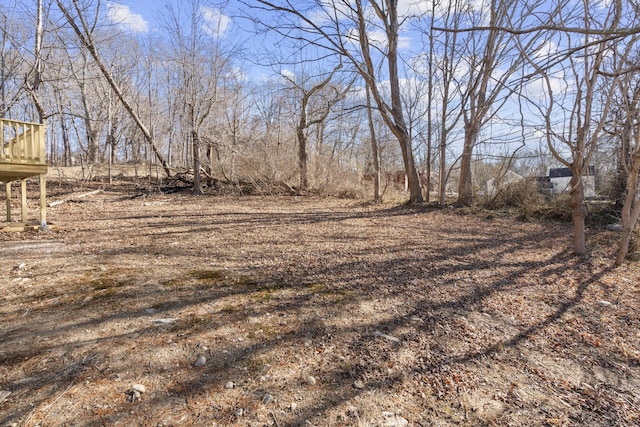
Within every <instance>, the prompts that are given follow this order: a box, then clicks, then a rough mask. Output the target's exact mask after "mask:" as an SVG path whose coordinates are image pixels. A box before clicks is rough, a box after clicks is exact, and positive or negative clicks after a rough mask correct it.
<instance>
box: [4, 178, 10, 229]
mask: <svg viewBox="0 0 640 427" xmlns="http://www.w3.org/2000/svg"><path fill="white" fill-rule="evenodd" d="M4 185H5V193H6V196H7V222H11V181H7V182H5V183H4Z"/></svg>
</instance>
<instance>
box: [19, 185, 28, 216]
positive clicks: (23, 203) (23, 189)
mask: <svg viewBox="0 0 640 427" xmlns="http://www.w3.org/2000/svg"><path fill="white" fill-rule="evenodd" d="M20 190H21V193H22V194H21V198H20V208H21V211H22V215H21V216H22V223H23V224H26V223H27V222H28V219H27V179H26V178H22V179H21V180H20Z"/></svg>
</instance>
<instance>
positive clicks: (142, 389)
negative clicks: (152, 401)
mask: <svg viewBox="0 0 640 427" xmlns="http://www.w3.org/2000/svg"><path fill="white" fill-rule="evenodd" d="M131 391H132V392H138V393H140V394H142V393H146V391H147V388H146V387H145V386H143V385H142V384H134V385H132V386H131Z"/></svg>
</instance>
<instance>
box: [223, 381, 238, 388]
mask: <svg viewBox="0 0 640 427" xmlns="http://www.w3.org/2000/svg"><path fill="white" fill-rule="evenodd" d="M233 387H235V384H234V383H233V381H227V383H226V384H225V385H224V388H226V389H227V390H230V389H232V388H233Z"/></svg>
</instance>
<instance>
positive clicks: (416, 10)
mask: <svg viewBox="0 0 640 427" xmlns="http://www.w3.org/2000/svg"><path fill="white" fill-rule="evenodd" d="M432 5H433V2H432V1H431V0H399V1H398V16H401V17H409V16H422V15H425V14H427V13H428V12H429V11H430V10H431V8H432Z"/></svg>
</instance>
